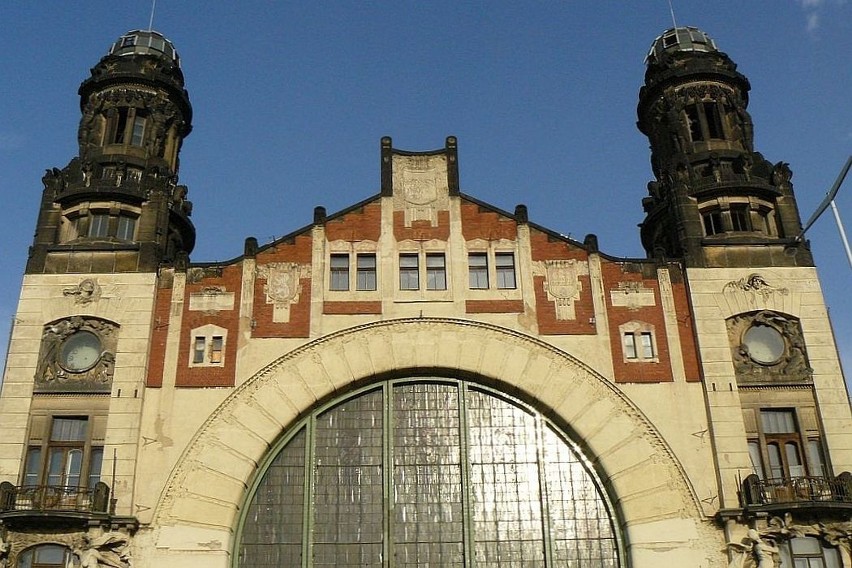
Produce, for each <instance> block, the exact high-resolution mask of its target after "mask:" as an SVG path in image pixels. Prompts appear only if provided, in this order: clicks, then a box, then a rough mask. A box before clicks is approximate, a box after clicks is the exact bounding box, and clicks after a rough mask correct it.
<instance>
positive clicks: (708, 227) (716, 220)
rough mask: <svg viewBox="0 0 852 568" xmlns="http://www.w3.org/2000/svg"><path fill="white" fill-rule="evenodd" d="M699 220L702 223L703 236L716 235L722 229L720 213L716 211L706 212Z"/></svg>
mask: <svg viewBox="0 0 852 568" xmlns="http://www.w3.org/2000/svg"><path fill="white" fill-rule="evenodd" d="M701 220H702V221H703V223H704V234H705V235H706V236H708V237H709V236H710V235H718V234H719V233H721V232H722V231H723V229H722V212H721V211H719V210H718V209H714V210H713V211H708V212H706V213H704V214H702V215H701Z"/></svg>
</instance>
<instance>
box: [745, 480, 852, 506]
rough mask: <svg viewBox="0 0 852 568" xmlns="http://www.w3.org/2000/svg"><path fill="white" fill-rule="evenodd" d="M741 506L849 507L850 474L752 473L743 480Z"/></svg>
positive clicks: (851, 483) (851, 494)
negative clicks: (779, 475) (784, 475)
mask: <svg viewBox="0 0 852 568" xmlns="http://www.w3.org/2000/svg"><path fill="white" fill-rule="evenodd" d="M741 500H742V505H743V506H744V507H754V506H758V507H760V506H769V505H776V504H777V505H781V504H785V505H790V504H799V505H802V506H808V505H815V506H816V505H823V504H824V505H833V504H847V505H849V506H852V474H850V473H849V472H843V473H841V474H840V475H839V476H837V477H834V478H831V477H815V476H811V477H789V478H786V479H760V477H758V476H757V475H755V474H752V475H749V476H748V477H746V478H745V479H744V480H743V487H742V494H741Z"/></svg>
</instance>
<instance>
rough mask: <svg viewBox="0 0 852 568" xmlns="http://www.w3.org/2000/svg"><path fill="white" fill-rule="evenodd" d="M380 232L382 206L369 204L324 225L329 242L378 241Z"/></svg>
mask: <svg viewBox="0 0 852 568" xmlns="http://www.w3.org/2000/svg"><path fill="white" fill-rule="evenodd" d="M381 230H382V205H381V202H380V201H376V202H375V203H370V204H367V205H365V206H364V207H361V208H360V209H356V210H355V211H351V212H349V213H347V214H346V215H344V216H342V217H338V218H336V219H333V220H331V221H328V222H327V223H326V224H325V236H326V238H327V239H328V240H329V241H338V240H342V241H378V240H379V235H380V234H381Z"/></svg>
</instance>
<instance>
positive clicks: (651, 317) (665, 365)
mask: <svg viewBox="0 0 852 568" xmlns="http://www.w3.org/2000/svg"><path fill="white" fill-rule="evenodd" d="M601 273H602V275H603V281H604V297H605V298H606V308H607V317H608V319H609V334H610V342H611V345H612V366H613V370H614V372H615V380H616V382H622V383H660V382H669V381H672V380H674V377H673V376H672V368H671V358H670V356H669V343H668V338H667V336H666V322H665V318H664V316H663V307H662V302H661V300H660V286H659V282H657V280H656V278H645V277H644V276H643V275H642V273H641V272H634V271H632V270H630V269H628V268H627V266H626V265H625V264H624V263H619V262H608V261H603V262H602V263H601ZM621 282H640V283H641V284H642V286H643V287H644V288H647V289H650V290H653V292H654V305H653V306H641V307H637V308H628V307H625V306H613V305H612V295H611V293H610V292H611V291H612V290H615V289H618V285H619V283H621ZM630 321H639V322H644V323H648V324H651V325H653V326H654V340H655V342H656V348H657V353H656V355H657V362H642V361H625V360H624V350H623V347H622V338H621V334H620V332H619V329H618V328H619V326H620V325H622V324H625V323H627V322H630Z"/></svg>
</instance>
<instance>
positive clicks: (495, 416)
mask: <svg viewBox="0 0 852 568" xmlns="http://www.w3.org/2000/svg"><path fill="white" fill-rule="evenodd" d="M461 385H463V383H428V382H425V381H424V382H413V381H412V382H397V383H393V384H392V386H391V389H392V390H391V391H387V392H392V396H391V397H389V399H390V400H392V403H390V404H389V400H388V399H385V397H384V392H386V391H384V390H373V391H369V392H367V393H363V394H360V395H358V396H356V397H354V398H350V399H348V400H346V401H345V402H343V403H341V404H339V405H337V406H335V407H333V408H332V409H330V410H328V411H325V412H323V413H322V414H319V415H317V416H316V419H315V420H314V421H313V422H310V423H309V424H310V425H309V428H312V431H311V438H312V440H313V444H312V445H313V447H312V451H311V455H313V458H314V462H313V464H312V466H311V467H312V472H313V481H312V483H310V484H309V487H310V488H311V489H310V491H309V492H308V493H307V494H306V493H305V488H306V484H305V481H306V479H305V474H306V471H307V470H306V468H305V464H304V458H305V456H306V448H305V440H306V438H307V436H306V430H307V429H306V430H303V431H302V432H301V433H300V434H299V435H297V436H295V437H294V438H292V439H291V441H290V442H289V443H288V445H286V446H285V447H284V449H283V450H281V452H280V453H279V455H278V456H277V457H276V458H275V459H274V460H273V462H272V463H271V465H270V466H269V467H268V469H267V471H266V472H265V474H264V477H263V479H262V481H261V483H260V485H259V486H258V488H257V490H256V491H255V494H254V496H253V499H252V501H251V503H250V506H249V509H248V511H247V515H246V519H245V523H244V528H243V531H242V540H241V543H240V547H239V550H240V565H241V566H244V567H246V568H248V567H250V566H251V567H254V566H260V567H263V568H266V567H270V568H271V567H272V566H300V565H302V562H303V560H302V551H303V550H306V549H307V546H308V544H307V540H308V539H310V541H311V544H310V546H311V558H309V559H308V562H307V565H309V566H313V567H319V566H322V567H326V566H328V567H331V566H342V567H348V566H352V567H355V566H382V565H386V566H389V567H392V568H393V567H414V566H423V567H432V566H441V567H444V566H451V567H462V566H464V565H465V557H466V554H465V543H466V542H470V543H471V545H472V548H471V550H470V552H469V557H470V558H471V560H472V561H473V562H474V563H475V565H476V566H477V567H489V568H490V567H501V568H503V567H510V568H516V567H543V566H545V561H546V560H545V554H546V551H545V538H544V534H545V533H544V531H545V530H547V531H548V532H549V541H550V548H549V554H550V559H549V560H548V561H547V564H548V565H557V566H558V565H566V566H595V567H597V566H603V567H608V568H617V567H618V566H620V564H619V561H618V553H617V550H618V547H617V542H616V538H615V535H614V533H613V528H612V523H611V519H610V516H609V513H608V509H607V506H606V504H605V502H604V500H603V499H602V498H601V494H600V492H599V489H598V486H597V484H596V483H595V481H594V479H593V478H592V476H591V475H590V474H589V472H588V471H587V470H586V466H585V462H583V461H582V459H581V458H580V457H579V455H577V454H576V453H575V450H573V448H572V447H571V446H570V445H568V444H567V443H566V442H565V441H564V440H563V439H562V438H561V437H560V436H559V435H558V434H556V433H555V432H554V431H552V430H551V429H550V428H549V427H548V426H547V425H546V424H545V423H544V422H543V421H542V420H540V419H538V418H537V417H536V416H534V415H533V414H531V413H530V412H528V411H527V410H525V409H524V408H522V407H521V406H519V405H518V404H517V403H514V402H512V401H509V400H507V399H503V398H500V397H498V396H495V395H494V394H492V393H490V392H487V391H484V390H483V391H481V390H478V389H474V388H468V389H463V388H462V386H461ZM460 395H463V396H464V397H465V414H464V415H465V416H466V418H467V420H466V422H465V423H462V421H461V417H462V408H461V405H460V400H459V399H460ZM386 415H387V416H389V417H390V424H389V426H390V429H389V430H387V431H388V432H389V433H390V436H391V439H390V440H387V441H385V440H383V434H384V432H385V431H386V429H385V425H384V418H385V416H386ZM462 428H464V429H465V430H463V429H462ZM463 434H464V435H463ZM465 440H466V442H467V443H466V444H464V445H463V443H462V442H463V441H465ZM463 450H467V451H466V452H465V451H463ZM385 464H387V465H388V466H389V467H391V470H390V472H388V474H385V473H384V471H383V468H384V467H385ZM387 475H389V476H390V480H387V479H386V477H387ZM387 481H390V487H389V489H390V494H386V493H385V483H386V482H387ZM305 495H309V497H308V499H309V501H308V502H309V503H310V507H311V509H312V511H313V512H312V513H311V517H310V519H309V520H306V519H303V514H302V513H303V512H304V511H305V506H304V501H305ZM545 497H546V498H545ZM468 499H469V504H470V511H468V512H465V503H466V502H468ZM545 502H546V503H547V504H548V507H547V508H545V507H544V503H545ZM545 511H546V512H547V514H546V515H545ZM305 522H307V523H309V524H310V528H309V532H308V533H307V534H303V528H302V527H303V525H304V524H305ZM386 527H389V529H390V532H389V533H387V534H386V533H385V530H386ZM468 532H469V534H470V536H469V537H468V538H469V539H470V540H469V541H466V540H465V535H466V533H468ZM385 541H387V542H385ZM385 550H388V551H389V552H390V554H391V557H390V558H385V557H384V553H385Z"/></svg>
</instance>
